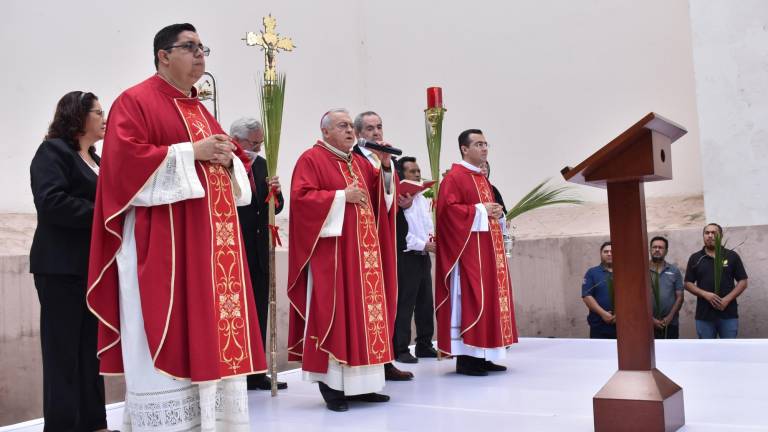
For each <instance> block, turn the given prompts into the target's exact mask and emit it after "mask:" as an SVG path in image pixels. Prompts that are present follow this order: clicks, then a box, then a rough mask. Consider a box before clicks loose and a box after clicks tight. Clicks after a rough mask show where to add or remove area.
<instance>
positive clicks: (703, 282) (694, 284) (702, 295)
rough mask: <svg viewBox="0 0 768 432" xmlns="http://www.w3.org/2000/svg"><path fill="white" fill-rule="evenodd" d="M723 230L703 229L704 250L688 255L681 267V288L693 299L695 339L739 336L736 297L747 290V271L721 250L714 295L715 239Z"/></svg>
mask: <svg viewBox="0 0 768 432" xmlns="http://www.w3.org/2000/svg"><path fill="white" fill-rule="evenodd" d="M718 235H719V236H720V238H722V236H723V228H722V227H721V226H720V225H718V224H716V223H710V224H708V225H707V226H705V227H704V247H703V248H702V249H701V250H700V251H698V252H696V253H694V254H693V255H691V257H690V258H689V259H688V266H687V267H686V268H685V289H686V290H688V291H689V292H690V293H692V294H695V295H696V297H698V298H697V299H696V333H697V334H698V335H699V339H714V338H716V337H720V338H721V339H726V338H735V337H736V336H737V335H738V333H739V309H738V304H737V303H736V297H738V296H740V295H741V293H743V292H744V290H745V289H747V282H748V281H747V272H746V270H744V264H742V262H741V257H740V256H739V254H737V253H736V252H734V251H733V250H730V249H725V248H724V247H723V261H722V263H721V265H722V269H723V272H722V274H721V279H720V281H721V282H720V292H715V277H714V273H715V236H718Z"/></svg>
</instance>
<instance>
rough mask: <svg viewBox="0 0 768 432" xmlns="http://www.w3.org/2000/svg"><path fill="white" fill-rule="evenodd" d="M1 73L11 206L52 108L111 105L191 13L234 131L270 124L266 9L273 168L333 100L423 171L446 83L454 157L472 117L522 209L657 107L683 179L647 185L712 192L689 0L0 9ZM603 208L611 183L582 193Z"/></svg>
mask: <svg viewBox="0 0 768 432" xmlns="http://www.w3.org/2000/svg"><path fill="white" fill-rule="evenodd" d="M3 7H4V10H3V25H2V26H0V41H2V42H3V47H4V50H5V52H4V55H3V79H2V80H0V95H2V96H3V99H4V102H5V103H3V104H0V119H2V127H3V131H4V132H5V134H4V139H2V140H0V182H2V184H4V185H5V189H6V191H5V193H4V194H2V195H0V212H29V211H33V206H32V198H31V194H30V192H29V174H28V167H29V161H30V159H31V158H32V155H33V154H34V151H35V149H36V148H37V146H38V144H39V143H40V141H41V138H42V136H43V135H44V134H45V130H46V128H47V125H48V122H49V121H50V120H51V117H52V114H53V110H54V107H55V104H56V102H57V100H58V99H59V98H60V97H61V96H62V95H63V94H64V93H66V92H68V91H71V90H79V89H83V90H89V91H93V92H94V93H96V94H97V95H98V96H99V97H100V98H101V101H102V105H104V106H105V107H107V108H108V107H109V105H110V103H111V102H112V100H114V98H115V97H116V96H117V95H118V94H119V93H120V92H121V91H122V90H124V89H125V88H127V87H129V86H131V85H133V84H135V83H138V82H139V81H141V80H143V79H144V78H146V77H147V76H149V75H150V74H151V73H153V72H154V68H153V65H152V53H151V49H152V48H151V47H152V38H153V36H154V34H155V32H156V31H157V30H159V29H160V28H161V27H162V26H164V25H167V24H169V23H173V22H185V21H189V22H191V23H193V24H195V25H196V26H197V28H198V30H199V32H200V35H201V37H202V39H203V41H204V43H206V44H208V45H209V46H210V47H211V48H212V54H211V56H210V57H209V58H208V69H209V70H211V71H212V72H214V73H215V75H216V77H217V79H218V81H219V83H220V100H221V111H222V124H223V125H224V127H225V129H228V127H229V124H230V123H231V122H232V121H233V120H234V119H235V118H237V117H239V116H242V115H253V116H258V100H257V94H258V92H257V87H256V84H255V82H256V80H257V77H258V76H259V74H260V71H261V70H262V69H263V60H262V57H261V54H260V53H259V51H258V50H257V49H256V48H254V47H246V46H245V44H244V42H242V41H241V40H240V38H242V37H243V36H244V33H245V32H246V31H250V30H257V29H259V28H261V17H262V16H263V15H265V14H267V13H269V12H271V13H272V14H273V15H275V16H276V17H277V18H278V23H279V26H278V31H280V32H282V33H284V34H286V35H289V36H291V37H293V38H294V40H295V42H296V44H297V46H298V48H297V50H296V51H295V52H293V53H290V54H284V55H281V56H279V66H280V69H281V70H282V71H284V72H286V73H287V75H288V95H287V100H286V111H285V118H284V122H283V126H284V129H283V137H282V144H281V155H280V169H279V174H280V175H281V176H282V178H283V182H284V184H286V185H287V184H288V183H289V179H290V174H291V171H292V168H293V164H294V162H295V160H296V158H297V157H298V156H299V154H300V153H301V152H302V151H303V150H304V149H306V148H307V147H308V146H309V145H310V144H311V143H312V142H313V141H314V140H315V139H316V138H317V137H318V135H319V130H318V123H319V118H320V116H321V114H322V113H323V112H325V110H327V109H328V108H332V107H339V106H344V107H347V108H349V109H350V110H351V111H352V112H353V113H355V112H359V111H362V110H367V109H372V110H375V111H378V112H380V114H381V115H382V117H383V118H384V124H385V129H386V137H387V139H388V140H389V141H391V142H392V143H393V144H394V145H397V146H400V147H402V148H404V149H405V151H406V153H408V154H413V155H415V156H417V157H419V159H421V162H422V164H423V167H424V168H426V167H427V160H426V146H425V139H424V125H423V109H424V108H425V105H426V98H425V88H426V87H428V86H430V85H440V86H442V87H443V88H444V94H445V103H446V106H447V108H448V113H447V116H446V120H445V126H444V137H443V142H444V151H443V165H444V166H445V167H447V166H448V165H449V164H450V163H451V162H453V161H455V160H456V154H457V152H456V136H457V135H458V133H459V132H460V131H461V130H463V129H465V128H469V127H479V128H481V129H483V130H484V131H485V132H486V137H487V138H488V139H489V141H490V143H491V146H492V147H491V153H492V154H491V161H492V165H493V174H492V180H493V182H494V183H496V184H497V185H498V186H499V188H500V189H501V191H502V192H503V194H504V197H505V199H506V200H507V201H509V202H510V203H512V202H514V201H516V200H517V199H518V198H519V197H521V196H522V195H523V194H524V193H525V192H527V190H529V189H530V188H531V187H532V186H533V185H534V184H535V183H537V182H538V181H540V180H542V179H544V178H547V177H554V178H559V170H560V169H561V168H562V167H563V166H565V165H573V164H576V163H578V162H580V161H581V160H583V159H584V158H586V157H587V156H588V155H590V154H591V153H593V152H594V151H595V150H597V149H598V148H599V147H601V146H602V145H604V144H606V143H607V142H608V141H609V140H610V139H611V138H613V137H615V136H616V135H617V134H618V133H619V132H621V131H623V130H624V129H625V128H626V127H627V126H629V125H630V124H632V123H634V122H635V121H636V120H638V119H639V118H641V117H642V116H643V115H644V114H646V113H647V112H649V111H652V110H654V111H657V112H659V113H660V114H662V115H664V116H666V117H669V118H670V119H673V120H675V121H677V122H679V123H681V124H683V125H685V126H686V127H687V128H688V129H689V131H690V133H689V134H688V135H687V136H685V137H684V138H682V139H681V140H680V141H678V142H677V143H676V144H675V145H674V151H673V153H674V176H675V179H674V180H673V181H668V182H663V183H658V184H653V185H649V186H648V188H647V194H648V195H649V196H655V195H690V194H698V193H700V192H701V180H700V170H701V162H700V156H699V148H698V124H697V123H698V122H697V119H696V105H695V97H694V83H693V65H692V58H691V48H690V46H691V42H690V34H691V33H690V27H689V14H688V3H687V1H685V0H672V1H670V0H650V1H644V2H637V1H633V0H612V1H608V0H580V1H578V2H573V1H566V0H543V1H542V0H536V1H534V0H515V1H508V2H498V1H491V0H478V1H474V2H471V3H467V2H458V1H445V2H441V3H434V2H432V3H429V2H427V3H424V2H412V1H411V2H407V1H403V0H391V1H387V2H372V1H355V0H329V1H325V2H313V1H293V2H273V3H269V4H266V3H263V2H246V1H228V2H207V1H201V0H190V1H188V2H186V3H184V4H183V5H181V4H180V3H174V2H170V3H169V2H158V1H148V0H137V1H132V2H122V3H115V2H96V3H94V2H89V1H84V0H71V1H67V2H54V1H44V2H27V1H21V0H9V1H6V2H4V4H3ZM583 194H584V196H585V197H587V198H589V199H594V200H604V199H605V192H604V191H599V190H593V189H589V188H585V189H584V192H583Z"/></svg>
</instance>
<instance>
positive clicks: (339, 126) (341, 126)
mask: <svg viewBox="0 0 768 432" xmlns="http://www.w3.org/2000/svg"><path fill="white" fill-rule="evenodd" d="M354 128H355V126H354V125H353V124H352V123H347V122H341V123H338V124H337V125H336V129H338V130H347V129H354Z"/></svg>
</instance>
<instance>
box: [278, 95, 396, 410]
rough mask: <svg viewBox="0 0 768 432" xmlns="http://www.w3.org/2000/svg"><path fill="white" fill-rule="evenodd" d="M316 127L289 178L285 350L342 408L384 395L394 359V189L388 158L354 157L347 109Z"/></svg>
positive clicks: (329, 115)
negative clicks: (377, 162)
mask: <svg viewBox="0 0 768 432" xmlns="http://www.w3.org/2000/svg"><path fill="white" fill-rule="evenodd" d="M321 131H322V133H323V141H318V142H317V143H316V144H315V145H314V146H312V147H311V148H310V149H309V150H307V151H305V152H304V153H303V154H302V155H301V157H299V159H298V161H297V162H296V167H295V168H294V172H293V178H292V180H291V201H290V219H289V234H290V235H289V243H290V245H289V249H288V298H289V299H290V303H291V310H290V317H289V334H288V352H289V360H298V361H301V362H302V369H303V371H304V378H305V379H306V380H310V381H315V382H319V386H320V391H321V393H322V395H323V397H324V398H325V401H326V404H327V406H328V408H329V409H331V410H334V411H346V409H347V403H346V401H347V400H350V399H352V400H361V401H367V402H384V401H386V400H388V399H389V398H388V396H385V395H381V394H377V393H375V392H377V391H379V390H381V389H382V388H383V387H384V367H383V365H384V364H385V363H387V362H390V361H392V330H393V324H394V314H395V312H396V304H397V297H396V296H397V277H396V270H395V269H396V262H395V253H394V252H395V251H394V244H395V242H394V240H395V231H394V228H395V224H394V222H395V210H396V208H395V206H394V205H393V204H392V196H394V195H395V193H394V182H393V181H392V175H391V168H390V167H389V165H390V163H389V162H390V161H389V159H388V158H387V159H386V160H384V159H382V167H381V169H377V168H375V167H374V166H372V165H371V164H370V163H369V162H368V161H367V160H365V159H364V158H363V157H362V156H360V155H357V154H355V153H352V152H351V149H352V146H353V145H354V144H355V135H354V130H353V125H352V119H351V118H350V116H349V113H348V112H347V111H346V110H334V111H330V112H328V113H327V114H326V115H324V116H323V120H322V122H321ZM388 168H389V170H388ZM387 191H389V192H390V193H387Z"/></svg>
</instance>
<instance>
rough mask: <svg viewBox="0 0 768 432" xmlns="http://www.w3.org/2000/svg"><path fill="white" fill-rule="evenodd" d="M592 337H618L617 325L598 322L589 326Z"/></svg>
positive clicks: (590, 336)
mask: <svg viewBox="0 0 768 432" xmlns="http://www.w3.org/2000/svg"><path fill="white" fill-rule="evenodd" d="M589 338H590V339H616V326H615V325H608V324H597V325H590V326H589Z"/></svg>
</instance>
